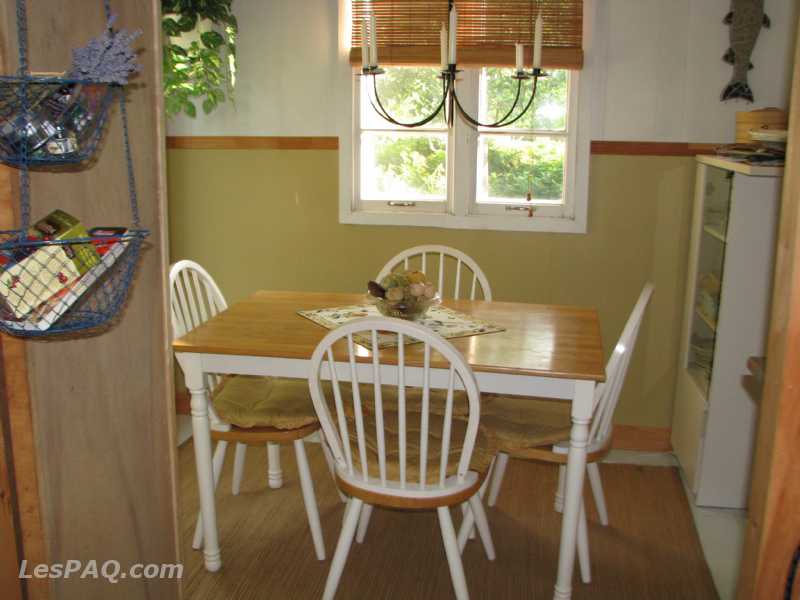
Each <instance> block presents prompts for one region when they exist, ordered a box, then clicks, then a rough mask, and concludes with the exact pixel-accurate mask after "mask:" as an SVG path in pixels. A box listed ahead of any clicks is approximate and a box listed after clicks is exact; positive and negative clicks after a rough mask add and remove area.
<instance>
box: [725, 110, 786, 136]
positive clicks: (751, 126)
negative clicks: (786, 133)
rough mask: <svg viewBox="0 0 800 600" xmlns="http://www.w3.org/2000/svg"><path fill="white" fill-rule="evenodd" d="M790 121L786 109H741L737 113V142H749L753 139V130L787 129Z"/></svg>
mask: <svg viewBox="0 0 800 600" xmlns="http://www.w3.org/2000/svg"><path fill="white" fill-rule="evenodd" d="M788 123H789V121H788V119H787V116H786V111H784V110H781V109H780V108H774V107H770V108H762V109H759V110H746V111H739V112H737V113H736V142H737V143H741V144H747V143H749V142H750V141H751V138H750V132H751V131H753V130H758V131H763V130H772V129H786V127H787V125H788Z"/></svg>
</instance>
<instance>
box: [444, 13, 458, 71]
mask: <svg viewBox="0 0 800 600" xmlns="http://www.w3.org/2000/svg"><path fill="white" fill-rule="evenodd" d="M457 29H458V12H457V11H456V7H455V5H453V8H451V9H450V31H449V33H450V43H449V44H448V48H447V50H448V52H447V62H448V63H449V64H451V65H454V64H456V30H457Z"/></svg>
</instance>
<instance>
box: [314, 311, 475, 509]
mask: <svg viewBox="0 0 800 600" xmlns="http://www.w3.org/2000/svg"><path fill="white" fill-rule="evenodd" d="M378 332H380V333H381V334H384V333H387V332H391V333H394V334H396V335H397V342H398V346H397V348H396V349H395V348H385V349H379V348H378ZM358 334H361V336H366V339H369V340H370V342H371V347H372V348H373V349H374V350H373V351H372V353H371V354H372V356H371V359H369V358H367V356H368V355H367V352H365V351H364V350H363V349H359V348H357V347H356V341H355V340H354V336H356V335H358ZM409 338H414V339H416V340H419V341H420V342H421V343H422V348H420V350H421V352H420V354H421V355H422V361H421V362H422V366H421V367H420V366H411V365H409V364H408V361H407V358H406V356H407V353H408V347H407V346H405V345H404V344H405V342H407V341H408V339H409ZM360 339H364V338H363V337H361V338H360ZM337 349H338V352H337ZM414 353H415V355H416V354H417V347H414ZM434 353H436V354H435V355H434ZM432 356H435V358H436V366H437V367H436V369H434V368H432V366H431V361H432ZM359 358H361V360H359ZM382 358H388V360H387V361H386V362H385V363H382V362H381V360H382ZM442 359H443V360H442ZM337 360H338V362H337ZM367 361H369V362H367ZM440 361H442V362H440ZM417 362H418V359H417ZM442 363H443V364H444V365H446V366H443V364H442ZM387 365H391V366H387ZM394 365H396V368H395V366H394ZM434 376H435V377H436V378H437V380H436V381H435V382H434V381H433V378H434ZM323 378H324V379H330V393H329V395H330V396H332V398H331V397H326V395H325V394H326V387H327V386H323V385H322V382H321V380H322V379H323ZM370 379H371V383H372V385H371V388H369V387H365V388H362V387H361V385H366V384H367V382H368V380H370ZM433 384H436V387H442V388H446V395H445V398H446V400H445V410H444V411H443V416H442V417H437V418H436V419H437V421H436V424H435V423H433V422H432V419H431V416H432V413H431V390H432V389H433ZM393 387H396V388H397V391H396V393H397V396H396V399H397V402H396V405H397V409H396V412H395V410H394V408H392V409H391V410H385V409H384V405H383V394H384V393H386V390H387V389H391V388H393ZM412 387H413V388H416V390H415V393H421V404H420V412H419V413H413V412H410V411H408V410H407V405H406V399H407V395H408V394H409V393H410V390H411V388H412ZM309 388H310V391H311V398H312V399H313V402H314V408H315V410H316V412H317V416H318V417H319V420H320V423H321V425H322V431H323V435H324V436H325V440H326V442H327V443H328V446H329V447H330V449H331V452H332V454H333V456H334V459H335V461H336V465H337V471H338V472H339V475H340V476H343V477H345V478H346V479H347V480H348V481H349V482H350V483H351V484H354V485H361V486H365V487H370V488H372V489H376V488H377V489H382V490H385V491H386V493H392V494H394V495H401V496H402V495H405V494H404V491H405V492H408V493H410V494H412V493H413V491H419V490H426V491H427V492H429V493H434V494H435V493H436V492H437V491H438V490H442V491H445V490H449V489H451V488H452V487H453V486H454V485H458V484H459V483H463V481H464V477H465V475H466V474H467V472H468V469H469V464H470V459H471V457H472V451H473V448H474V445H475V439H476V436H477V432H478V421H479V418H480V415H479V410H480V409H479V402H480V392H479V391H478V384H477V381H476V379H475V376H474V374H473V373H472V370H471V369H470V367H469V365H468V364H467V362H466V361H465V360H464V358H463V356H462V355H461V354H460V353H459V352H458V350H456V349H455V347H454V346H453V345H452V344H450V342H448V341H447V340H445V339H443V338H441V337H439V336H438V335H437V334H435V333H434V332H432V331H430V330H429V329H426V328H424V327H422V326H421V325H418V324H416V323H412V322H408V321H403V320H400V319H390V318H385V317H367V318H363V319H357V320H354V321H351V322H349V323H346V324H345V325H342V326H341V327H338V328H337V329H335V330H333V331H331V332H330V333H328V335H326V336H325V338H323V340H322V341H321V342H320V343H319V345H318V346H317V348H316V350H315V351H314V354H313V355H312V358H311V372H310V375H309ZM419 388H421V389H419ZM460 388H463V389H464V390H465V391H466V395H467V399H468V407H469V415H468V418H467V422H466V427H463V422H462V423H461V424H459V425H458V426H459V429H460V433H461V434H462V437H461V438H460V439H454V419H453V397H454V392H455V390H456V389H460ZM365 389H371V391H372V394H371V396H372V397H371V398H365V397H364V390H365ZM439 418H441V429H439V427H438V426H437V425H438V422H439V421H438V419H439ZM389 421H391V423H392V424H394V423H396V427H389ZM417 423H418V424H419V432H418V435H417V434H416V431H415V430H414V428H412V427H411V426H412V425H416V424H417ZM373 427H374V434H375V435H374V438H371V435H370V434H371V433H372V432H371V431H370V429H371V428H373ZM370 438H371V441H370ZM395 439H396V446H395V445H394V441H395ZM416 443H418V444H419V445H418V447H414V448H413V450H414V451H416V450H418V458H416V457H415V460H414V461H412V458H411V456H412V452H411V451H410V450H411V447H412V445H413V444H416ZM455 444H461V450H460V452H459V453H453V457H452V460H451V456H450V454H451V448H454V449H455V448H457V446H456V445H455ZM437 451H438V452H439V454H440V458H439V461H438V464H436V463H435V462H434V460H433V458H434V456H435V454H432V453H434V452H437ZM456 454H457V456H458V460H457V461H456V460H455V456H456ZM376 455H377V460H375V456H376ZM370 456H371V457H372V458H373V460H372V461H370V460H369V458H370ZM417 460H418V462H416V461H417ZM429 460H430V465H429ZM370 462H371V464H370ZM376 462H377V465H376V464H375V463H376ZM456 462H457V465H456ZM390 465H391V466H393V467H394V468H395V472H394V477H392V475H391V474H390V473H389V467H390ZM454 466H455V467H456V468H455V479H453V478H452V477H453V469H452V467H454ZM448 467H451V468H450V469H449V471H450V475H449V476H448ZM412 469H414V470H416V471H417V472H418V473H419V475H418V478H417V477H415V478H413V479H412V478H411V477H410V476H409V475H408V473H409V471H411V470H412ZM434 470H435V472H432V471H434Z"/></svg>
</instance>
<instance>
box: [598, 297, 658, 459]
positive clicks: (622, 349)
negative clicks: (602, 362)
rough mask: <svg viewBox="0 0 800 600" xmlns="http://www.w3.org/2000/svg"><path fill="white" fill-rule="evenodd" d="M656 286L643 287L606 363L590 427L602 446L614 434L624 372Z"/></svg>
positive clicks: (626, 370)
mask: <svg viewBox="0 0 800 600" xmlns="http://www.w3.org/2000/svg"><path fill="white" fill-rule="evenodd" d="M653 289H654V287H653V284H652V283H647V284H645V286H644V288H643V289H642V293H641V294H640V295H639V299H638V300H637V301H636V305H635V306H634V307H633V311H632V312H631V315H630V317H628V321H627V323H625V327H624V328H623V330H622V334H621V335H620V337H619V341H618V342H617V345H616V346H615V347H614V352H613V353H612V354H611V358H609V360H608V363H607V364H606V380H605V382H604V383H601V384H600V385H599V386H597V391H596V392H595V406H594V413H593V418H592V426H591V428H590V430H589V443H590V444H597V445H603V444H604V443H605V442H606V441H607V440H608V437H609V436H610V435H611V428H612V425H613V419H614V411H615V410H616V408H617V402H618V401H619V395H620V392H621V391H622V386H623V384H624V383H625V375H626V374H627V372H628V366H629V365H630V362H631V356H632V355H633V349H634V346H635V345H636V339H637V337H638V335H639V329H640V327H641V324H642V319H643V318H644V312H645V309H646V308H647V305H648V303H649V302H650V298H651V296H652V295H653Z"/></svg>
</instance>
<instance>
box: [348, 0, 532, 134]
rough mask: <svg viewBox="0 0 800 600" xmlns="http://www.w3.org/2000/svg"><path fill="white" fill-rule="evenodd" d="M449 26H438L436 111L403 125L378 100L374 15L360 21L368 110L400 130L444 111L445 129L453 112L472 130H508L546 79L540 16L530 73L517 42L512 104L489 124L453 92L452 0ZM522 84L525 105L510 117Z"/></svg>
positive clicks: (455, 16)
mask: <svg viewBox="0 0 800 600" xmlns="http://www.w3.org/2000/svg"><path fill="white" fill-rule="evenodd" d="M449 16H450V18H449V27H447V28H445V26H444V24H442V29H441V32H440V42H441V65H442V68H441V73H440V74H439V76H438V77H439V79H441V80H442V98H441V101H440V102H439V103H438V105H437V106H436V108H435V109H434V110H433V112H432V113H431V114H429V115H428V116H426V117H424V118H422V119H420V120H419V121H414V122H411V123H404V122H402V121H398V120H397V119H395V118H394V117H392V115H390V114H389V111H388V110H386V108H385V107H384V105H383V102H382V101H381V98H380V95H379V94H378V82H377V77H378V76H379V75H382V74H383V73H385V71H384V70H383V69H382V68H381V67H380V66H379V64H378V45H377V34H376V27H375V15H374V14H372V15H371V16H370V19H369V26H368V24H367V19H363V20H362V22H361V42H362V45H361V75H362V76H364V77H367V76H371V77H372V94H370V95H369V101H370V104H371V105H372V108H373V109H375V112H376V113H378V114H379V115H380V116H381V117H383V118H384V119H385V120H387V121H388V122H389V123H392V124H393V125H397V126H400V127H408V128H413V127H421V126H423V125H426V124H428V123H430V122H431V121H432V120H433V119H435V118H436V117H437V116H438V115H439V113H440V112H442V111H444V115H445V121H446V122H447V124H448V126H450V127H452V126H453V122H454V120H455V115H456V111H458V113H460V114H461V116H462V117H463V118H464V120H466V121H467V122H468V123H470V124H472V125H474V126H475V127H486V128H492V129H499V128H501V127H508V126H510V125H513V124H514V123H516V122H517V121H519V120H520V119H521V118H522V117H523V116H524V115H525V114H526V113H527V112H528V110H529V109H530V108H531V106H533V100H534V98H535V97H536V86H537V84H538V82H539V78H540V77H547V73H545V72H544V71H543V70H542V68H541V65H542V31H543V28H544V22H543V20H542V17H541V15H539V16H538V17H537V18H536V24H535V27H534V35H533V65H532V68H531V70H530V71H526V70H525V67H524V65H523V57H524V46H523V44H520V43H517V44H515V49H516V69H515V72H514V74H513V75H511V78H512V79H516V80H517V91H516V95H515V97H514V103H513V104H512V105H511V108H509V109H508V112H506V113H505V114H504V115H503V116H502V117H501V118H500V119H498V120H497V121H494V122H493V123H482V122H481V121H479V120H478V119H476V118H474V117H472V116H471V115H470V114H469V113H468V112H467V111H466V110H465V109H464V107H463V106H462V104H461V102H460V101H459V99H458V94H457V93H456V78H457V76H458V73H460V72H461V71H460V69H458V66H457V63H456V29H457V23H458V13H457V11H456V7H455V5H454V3H453V0H450V12H449ZM368 30H369V35H367V31H368ZM524 81H532V84H531V95H530V98H528V100H527V102H525V103H524V105H525V106H524V108H523V109H522V110H521V111H520V112H519V113H518V114H514V113H515V110H516V109H517V107H518V106H519V105H520V98H521V97H522V84H523V82H524Z"/></svg>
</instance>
